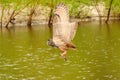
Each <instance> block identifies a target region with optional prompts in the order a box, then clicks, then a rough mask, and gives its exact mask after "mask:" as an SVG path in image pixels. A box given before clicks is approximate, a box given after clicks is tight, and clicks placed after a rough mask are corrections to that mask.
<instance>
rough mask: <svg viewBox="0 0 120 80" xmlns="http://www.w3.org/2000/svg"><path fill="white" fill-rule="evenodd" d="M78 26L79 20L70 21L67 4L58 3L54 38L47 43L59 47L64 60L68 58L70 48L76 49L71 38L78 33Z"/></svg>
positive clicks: (54, 22)
mask: <svg viewBox="0 0 120 80" xmlns="http://www.w3.org/2000/svg"><path fill="white" fill-rule="evenodd" d="M77 26H78V25H77V22H70V21H69V10H68V8H67V6H65V5H64V4H63V3H60V4H58V5H57V6H56V8H55V10H54V16H53V35H52V39H49V40H48V42H47V43H48V45H50V46H52V47H57V48H59V49H60V50H61V51H62V54H61V56H62V57H63V59H64V60H67V58H66V53H67V50H68V49H69V48H72V49H76V46H75V45H74V44H73V43H72V42H71V40H73V38H74V36H75V34H76V29H77Z"/></svg>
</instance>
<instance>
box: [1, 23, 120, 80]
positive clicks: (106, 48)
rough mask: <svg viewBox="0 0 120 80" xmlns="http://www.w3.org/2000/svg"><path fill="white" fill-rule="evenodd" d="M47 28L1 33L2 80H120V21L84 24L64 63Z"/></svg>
mask: <svg viewBox="0 0 120 80" xmlns="http://www.w3.org/2000/svg"><path fill="white" fill-rule="evenodd" d="M50 34H51V32H50V30H49V28H48V27H47V26H45V25H41V26H33V27H32V29H29V28H28V27H25V26H22V27H15V28H9V29H8V30H7V29H3V30H2V31H0V80H120V22H115V23H110V25H106V24H101V25H99V24H98V23H80V25H79V27H78V30H77V33H76V36H75V38H74V40H73V43H74V44H75V45H76V46H77V50H76V51H73V50H69V51H68V54H67V57H68V60H67V61H64V60H63V59H62V58H61V56H60V51H59V50H58V49H57V48H52V47H50V46H47V44H46V41H47V39H49V38H50V36H51V35H50Z"/></svg>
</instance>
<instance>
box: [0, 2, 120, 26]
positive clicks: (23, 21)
mask: <svg viewBox="0 0 120 80" xmlns="http://www.w3.org/2000/svg"><path fill="white" fill-rule="evenodd" d="M117 1H118V2H117ZM58 3H60V2H59V1H57V0H56V1H55V0H47V1H43V0H34V1H33V0H25V1H24V0H20V1H19V2H18V0H12V1H10V0H1V2H0V27H1V28H2V27H6V28H7V27H8V26H18V25H19V26H23V25H27V26H32V25H40V24H49V25H50V24H51V23H52V16H53V11H54V7H55V6H56V4H58ZM63 3H64V4H65V5H67V6H68V8H69V14H70V19H71V21H73V20H77V21H78V22H81V21H105V22H106V23H108V21H109V20H120V3H119V0H116V1H115V0H106V2H105V1H102V0H81V1H80V0H71V1H68V0H65V1H63Z"/></svg>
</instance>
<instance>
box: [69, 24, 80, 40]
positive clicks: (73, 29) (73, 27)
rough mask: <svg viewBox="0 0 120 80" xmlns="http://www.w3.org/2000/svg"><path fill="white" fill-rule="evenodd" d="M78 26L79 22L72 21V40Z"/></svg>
mask: <svg viewBox="0 0 120 80" xmlns="http://www.w3.org/2000/svg"><path fill="white" fill-rule="evenodd" d="M77 27H78V23H77V22H72V23H70V29H71V30H70V40H73V38H74V36H75V34H76V30H77Z"/></svg>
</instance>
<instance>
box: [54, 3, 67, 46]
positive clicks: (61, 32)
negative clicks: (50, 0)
mask: <svg viewBox="0 0 120 80" xmlns="http://www.w3.org/2000/svg"><path fill="white" fill-rule="evenodd" d="M68 27H69V15H68V9H67V7H66V6H65V5H64V4H59V5H57V6H56V8H55V11H54V18H53V41H54V42H55V43H57V44H58V45H62V44H63V43H65V42H66V41H67V37H68V35H69V30H67V29H68Z"/></svg>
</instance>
